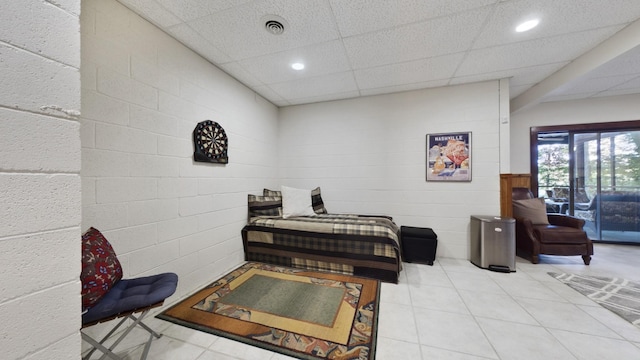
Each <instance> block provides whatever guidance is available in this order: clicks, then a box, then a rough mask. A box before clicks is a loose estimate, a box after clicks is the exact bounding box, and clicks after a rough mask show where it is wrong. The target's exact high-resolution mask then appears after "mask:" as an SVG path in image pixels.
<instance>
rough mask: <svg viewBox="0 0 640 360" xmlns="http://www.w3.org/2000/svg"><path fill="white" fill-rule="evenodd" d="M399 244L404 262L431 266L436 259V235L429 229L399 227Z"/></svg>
mask: <svg viewBox="0 0 640 360" xmlns="http://www.w3.org/2000/svg"><path fill="white" fill-rule="evenodd" d="M400 242H401V243H402V259H403V260H404V261H406V262H421V263H426V264H428V265H433V261H434V260H435V259H436V248H437V246H438V235H436V233H435V232H433V230H432V229H431V228H419V227H413V226H401V227H400Z"/></svg>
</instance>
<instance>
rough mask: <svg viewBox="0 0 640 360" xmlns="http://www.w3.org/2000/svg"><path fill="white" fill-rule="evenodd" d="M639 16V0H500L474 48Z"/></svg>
mask: <svg viewBox="0 0 640 360" xmlns="http://www.w3.org/2000/svg"><path fill="white" fill-rule="evenodd" d="M638 16H640V5H639V3H638V0H607V1H602V0H581V1H558V0H521V1H506V2H501V3H500V4H499V5H498V7H497V8H496V11H495V13H494V14H493V15H492V16H491V18H490V21H489V22H487V25H486V27H485V28H484V30H483V31H482V33H481V35H480V37H479V38H478V40H477V41H476V42H475V44H474V46H473V47H474V49H479V48H484V47H488V46H494V45H499V44H507V43H512V42H517V41H527V40H532V39H539V38H544V37H551V36H556V35H560V34H566V33H572V32H578V31H584V30H590V29H597V28H603V27H607V26H612V25H619V24H621V23H626V22H629V21H633V20H634V19H637V18H638ZM532 18H539V19H540V24H539V25H538V26H537V27H536V28H534V29H532V30H530V31H527V32H524V33H517V32H515V27H516V26H517V25H518V24H519V23H521V22H523V21H525V20H530V19H532Z"/></svg>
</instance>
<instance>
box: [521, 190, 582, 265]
mask: <svg viewBox="0 0 640 360" xmlns="http://www.w3.org/2000/svg"><path fill="white" fill-rule="evenodd" d="M512 199H513V200H523V199H533V193H532V192H531V190H529V188H522V187H514V188H513V192H512ZM547 218H548V219H549V224H548V225H542V224H541V225H534V224H533V223H532V222H531V220H530V219H524V218H517V217H516V218H515V219H516V254H517V255H518V256H520V257H522V258H525V259H529V260H531V262H532V263H534V264H537V263H538V262H539V261H540V258H539V255H540V254H546V255H566V256H569V255H580V256H582V260H583V261H584V263H585V265H589V263H590V262H591V255H593V242H591V240H590V239H589V238H588V237H587V233H586V232H585V231H584V230H582V227H583V226H584V220H582V219H578V218H576V217H573V216H568V215H562V214H547Z"/></svg>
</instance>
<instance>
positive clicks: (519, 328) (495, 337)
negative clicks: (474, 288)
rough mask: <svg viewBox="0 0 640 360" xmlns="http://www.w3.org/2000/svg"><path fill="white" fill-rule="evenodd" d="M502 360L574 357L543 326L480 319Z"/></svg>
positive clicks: (568, 359)
mask: <svg viewBox="0 0 640 360" xmlns="http://www.w3.org/2000/svg"><path fill="white" fill-rule="evenodd" d="M478 322H479V323H480V327H482V330H483V331H484V333H485V334H486V335H487V338H488V339H489V341H490V342H491V345H492V346H493V348H494V349H496V351H497V352H498V355H499V356H500V359H518V360H549V359H554V360H575V359H576V357H574V356H573V355H572V354H571V353H570V352H569V351H568V350H567V349H566V348H565V347H564V346H563V345H562V344H561V343H560V342H559V341H558V340H557V339H556V338H555V337H554V336H553V335H552V334H551V333H549V331H547V329H545V328H543V327H542V326H534V325H526V324H516V323H512V322H507V321H500V320H493V319H483V318H479V319H478Z"/></svg>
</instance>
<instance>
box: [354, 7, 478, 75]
mask: <svg viewBox="0 0 640 360" xmlns="http://www.w3.org/2000/svg"><path fill="white" fill-rule="evenodd" d="M488 14H489V9H487V8H483V9H479V10H473V11H469V12H466V13H462V14H455V15H452V16H449V17H444V18H438V19H433V20H429V21H424V22H420V23H415V24H411V25H407V26H403V27H400V28H395V29H393V30H383V31H379V32H375V33H368V34H365V35H359V36H353V37H349V38H345V39H344V44H345V47H346V48H347V54H348V55H349V58H350V60H351V64H352V65H353V67H354V69H361V68H368V67H373V66H378V65H386V64H392V63H396V62H403V61H410V60H416V59H420V58H428V57H434V56H440V55H447V54H453V53H457V52H461V51H465V50H467V49H468V48H469V46H470V45H471V43H472V42H473V39H474V38H475V36H476V34H477V32H478V31H479V30H480V28H481V26H482V24H483V22H484V21H485V18H486V17H487V16H488Z"/></svg>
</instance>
